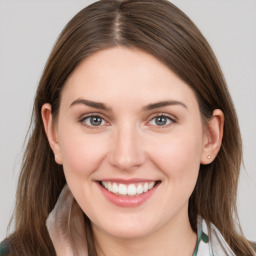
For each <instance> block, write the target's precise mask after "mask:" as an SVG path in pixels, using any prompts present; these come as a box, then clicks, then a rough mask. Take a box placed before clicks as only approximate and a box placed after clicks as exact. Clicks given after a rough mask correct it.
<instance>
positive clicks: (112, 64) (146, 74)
mask: <svg viewBox="0 0 256 256" xmlns="http://www.w3.org/2000/svg"><path fill="white" fill-rule="evenodd" d="M62 96H63V99H62V100H64V101H67V102H70V101H72V100H74V99H75V98H81V97H85V98H89V99H90V100H95V101H100V102H110V103H114V101H118V100H119V104H124V103H125V100H127V101H128V102H130V104H133V102H135V101H137V104H147V103H148V101H158V100H163V99H169V98H170V99H173V100H182V101H185V102H189V101H191V100H192V101H194V102H195V101H196V98H195V96H194V93H193V90H192V89H191V88H190V87H189V86H188V85H187V84H186V83H185V82H184V81H182V80H181V79H180V78H179V77H178V76H177V75H176V74H175V73H174V72H172V71H171V70H170V69H169V68H168V67H167V66H166V65H164V64H163V63H162V62H160V61H159V60H158V59H156V58H155V57H154V56H152V55H150V54H148V53H146V52H143V51H142V50H139V49H136V48H133V49H130V48H129V49H128V48H124V47H114V48H110V49H106V50H102V51H99V52H97V53H95V54H93V55H92V56H90V57H88V58H86V59H85V60H83V61H82V62H81V63H80V64H79V65H78V67H77V68H76V69H75V70H74V71H73V73H72V74H71V75H70V77H69V78H68V80H67V82H66V84H65V87H64V89H63V93H62Z"/></svg>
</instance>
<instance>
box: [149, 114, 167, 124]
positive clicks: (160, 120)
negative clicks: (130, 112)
mask: <svg viewBox="0 0 256 256" xmlns="http://www.w3.org/2000/svg"><path fill="white" fill-rule="evenodd" d="M149 123H150V124H151V125H157V126H164V125H168V124H170V123H171V119H170V118H169V117H167V116H156V117H154V118H152V119H151V120H150V122H149Z"/></svg>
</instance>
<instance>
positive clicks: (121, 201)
mask: <svg viewBox="0 0 256 256" xmlns="http://www.w3.org/2000/svg"><path fill="white" fill-rule="evenodd" d="M97 184H98V186H99V188H100V190H101V192H102V193H103V195H104V196H105V197H106V198H107V200H108V201H110V202H111V203H113V204H115V205H117V206H120V207H137V206H140V205H142V204H143V203H145V202H146V201H147V200H148V199H149V198H150V197H152V196H153V194H154V193H155V191H156V189H157V187H158V186H159V184H156V185H155V186H154V187H153V188H152V189H150V190H149V191H147V192H145V193H142V194H140V195H136V196H120V195H116V194H113V193H111V192H109V191H108V190H107V189H105V188H103V187H102V186H101V185H100V184H99V183H98V182H97Z"/></svg>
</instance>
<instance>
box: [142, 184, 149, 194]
mask: <svg viewBox="0 0 256 256" xmlns="http://www.w3.org/2000/svg"><path fill="white" fill-rule="evenodd" d="M143 191H144V193H145V192H147V191H148V183H145V184H144V186H143Z"/></svg>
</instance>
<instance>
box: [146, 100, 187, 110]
mask: <svg viewBox="0 0 256 256" xmlns="http://www.w3.org/2000/svg"><path fill="white" fill-rule="evenodd" d="M172 105H179V106H182V107H184V108H185V109H187V108H188V107H187V105H185V104H184V103H183V102H181V101H177V100H166V101H160V102H156V103H153V104H148V105H146V106H145V107H144V108H143V109H144V110H146V111H149V110H152V109H155V108H161V107H167V106H172Z"/></svg>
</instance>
